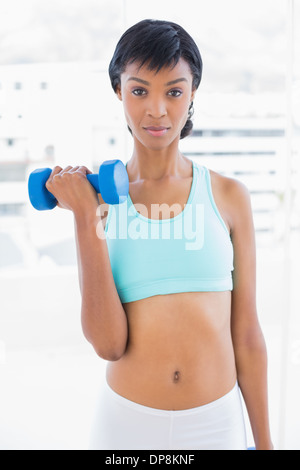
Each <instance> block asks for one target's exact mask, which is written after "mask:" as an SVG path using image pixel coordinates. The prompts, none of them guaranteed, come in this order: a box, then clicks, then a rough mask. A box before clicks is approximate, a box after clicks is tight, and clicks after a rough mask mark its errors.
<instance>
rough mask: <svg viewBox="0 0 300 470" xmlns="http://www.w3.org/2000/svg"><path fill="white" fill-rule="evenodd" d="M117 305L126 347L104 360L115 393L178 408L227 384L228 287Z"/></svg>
mask: <svg viewBox="0 0 300 470" xmlns="http://www.w3.org/2000/svg"><path fill="white" fill-rule="evenodd" d="M123 307H124V309H125V311H126V314H127V318H128V326H129V337H128V345H127V349H126V352H125V354H124V355H123V356H122V358H121V359H119V360H118V361H115V362H109V363H108V366H107V382H108V384H109V386H110V387H111V388H112V389H113V390H114V391H115V392H116V393H118V394H119V395H121V396H123V397H125V398H127V399H128V400H131V401H134V402H136V403H139V404H142V405H144V406H148V407H151V408H158V409H165V410H180V409H189V408H194V407H198V406H202V405H205V404H207V403H210V402H212V401H214V400H217V399H218V398H221V397H222V396H224V395H225V394H226V393H228V392H229V391H230V390H232V388H233V387H234V385H235V382H236V368H235V360H234V351H233V345H232V339H231V329H230V313H231V292H229V291H226V292H187V293H180V294H171V295H159V296H154V297H149V298H146V299H143V300H139V301H136V302H130V303H126V304H124V305H123Z"/></svg>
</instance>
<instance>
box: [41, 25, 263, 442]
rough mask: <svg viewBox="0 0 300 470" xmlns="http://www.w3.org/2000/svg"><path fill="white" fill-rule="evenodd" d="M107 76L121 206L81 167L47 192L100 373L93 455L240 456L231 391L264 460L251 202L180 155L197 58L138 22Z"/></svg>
mask: <svg viewBox="0 0 300 470" xmlns="http://www.w3.org/2000/svg"><path fill="white" fill-rule="evenodd" d="M109 73H110V78H111V83H112V87H113V89H114V91H115V93H116V95H117V97H118V98H119V99H120V100H121V101H122V103H123V107H124V112H125V117H126V122H127V125H128V128H129V130H130V132H131V134H132V137H133V141H134V148H133V154H132V157H131V159H130V160H129V161H128V164H127V172H128V176H129V182H130V185H129V194H130V195H129V196H128V199H127V202H126V203H125V204H121V205H119V206H107V205H106V204H105V203H104V201H103V199H102V198H101V195H98V196H97V195H96V194H95V192H94V190H93V189H92V187H91V186H90V185H89V184H88V183H87V181H86V178H85V176H86V173H87V172H88V171H89V170H87V169H86V168H85V167H75V168H72V167H67V168H66V169H64V170H62V168H60V167H56V168H55V169H54V170H53V172H52V175H51V176H50V178H49V181H48V183H47V188H48V189H49V190H50V191H51V192H52V193H54V195H55V196H56V198H57V199H58V201H59V205H60V206H61V207H64V208H67V209H70V210H72V211H73V213H74V218H75V230H76V240H77V248H78V264H79V277H80V285H81V293H82V326H83V331H84V334H85V336H86V338H87V339H88V340H89V341H90V342H91V344H92V345H93V346H94V348H95V350H96V352H97V353H98V355H99V356H100V357H102V358H103V359H105V360H107V361H108V367H107V377H106V378H107V383H106V384H105V387H104V390H103V396H102V397H101V400H100V402H99V410H98V413H97V415H96V418H95V429H94V433H93V444H92V447H93V448H98V449H214V450H218V449H236V450H237V449H246V438H245V428H244V420H243V412H242V406H241V400H240V395H239V389H240V390H241V393H242V395H243V398H244V400H245V403H246V407H247V410H248V414H249V417H250V422H251V426H252V430H253V435H254V439H255V444H256V448H257V449H265V450H266V449H272V443H271V438H270V432H269V423H268V404H267V358H266V349H265V343H264V339H263V335H262V332H261V329H260V326H259V322H258V318H257V312H256V300H255V296H256V294H255V241H254V229H253V222H252V214H251V207H250V198H249V194H248V191H247V189H245V187H244V186H243V185H242V184H241V183H239V182H237V181H235V180H233V179H230V178H227V177H224V176H221V175H219V174H217V173H215V172H213V171H211V170H207V169H206V168H204V167H202V166H200V165H198V164H196V163H194V162H192V161H191V160H189V159H188V158H186V157H185V156H184V155H182V153H181V152H180V151H179V148H178V145H179V140H180V138H184V137H185V136H187V135H188V134H189V133H190V132H191V129H192V121H191V119H190V118H191V115H192V108H193V99H194V97H195V94H196V90H197V88H198V86H199V84H200V81H201V75H202V60H201V56H200V53H199V50H198V48H197V46H196V44H195V42H194V41H193V39H192V38H191V37H190V36H189V34H188V33H187V32H186V31H184V30H183V29H182V28H181V27H180V26H178V25H176V24H174V23H170V22H166V21H154V20H145V21H142V22H140V23H138V24H137V25H134V26H133V27H131V28H130V29H129V30H128V31H126V33H125V34H124V35H123V36H122V37H121V39H120V41H119V43H118V45H117V47H116V50H115V53H114V56H113V58H112V61H111V64H110V68H109ZM99 202H100V209H101V210H100V211H99V210H98V205H99ZM96 214H97V215H96Z"/></svg>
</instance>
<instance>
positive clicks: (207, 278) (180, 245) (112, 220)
mask: <svg viewBox="0 0 300 470" xmlns="http://www.w3.org/2000/svg"><path fill="white" fill-rule="evenodd" d="M153 206H154V205H153ZM153 206H152V207H153ZM152 207H151V210H152ZM158 209H161V211H162V213H163V204H161V205H159V206H156V210H158ZM165 209H166V207H165ZM169 214H170V212H169ZM105 236H106V242H107V246H108V252H109V257H110V263H111V269H112V273H113V277H114V281H115V285H116V288H117V291H118V294H119V296H120V299H121V302H122V303H126V302H133V301H136V300H141V299H144V298H146V297H151V296H154V295H166V294H174V293H179V292H208V291H226V290H232V288H233V283H232V270H233V246H232V243H231V239H230V234H229V232H228V229H227V227H226V225H225V223H224V221H223V219H222V217H221V215H220V213H219V211H218V208H217V206H216V204H215V201H214V198H213V194H212V189H211V180H210V173H209V170H208V169H207V168H206V167H203V166H200V165H198V164H197V163H195V162H193V182H192V186H191V190H190V194H189V198H188V201H187V204H186V205H185V207H184V209H183V211H182V212H180V213H179V214H178V215H176V216H175V217H173V218H167V219H151V214H149V218H148V217H144V216H143V215H141V214H140V213H139V212H138V211H137V209H136V207H135V206H134V205H133V203H132V200H131V198H130V195H128V197H127V201H126V202H125V203H123V204H120V205H110V206H109V211H108V216H107V221H106V227H105Z"/></svg>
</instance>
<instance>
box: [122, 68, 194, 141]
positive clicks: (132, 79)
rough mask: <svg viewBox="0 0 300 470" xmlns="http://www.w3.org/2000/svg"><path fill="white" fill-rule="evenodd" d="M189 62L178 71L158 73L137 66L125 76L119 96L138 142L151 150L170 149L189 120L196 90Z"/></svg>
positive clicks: (168, 70)
mask: <svg viewBox="0 0 300 470" xmlns="http://www.w3.org/2000/svg"><path fill="white" fill-rule="evenodd" d="M192 81H193V76H192V73H191V71H190V68H189V65H188V63H187V62H186V61H185V60H184V59H180V60H179V62H178V64H177V65H176V66H175V67H174V68H166V67H165V68H163V69H161V70H160V71H159V72H158V73H156V72H155V71H151V70H148V69H147V66H143V67H142V68H140V69H139V65H138V64H136V63H133V64H129V65H127V67H126V69H125V71H124V73H122V75H121V86H120V87H119V88H118V89H117V95H118V97H119V99H120V100H121V101H123V106H124V112H125V117H126V120H127V124H128V126H129V127H130V129H131V131H132V134H133V137H134V139H137V140H138V141H139V142H140V143H141V144H142V145H144V146H145V147H147V148H149V149H153V150H159V149H163V148H166V147H168V146H169V145H170V144H171V143H172V142H174V140H175V139H178V140H179V138H180V133H181V130H182V129H183V127H184V126H185V123H186V121H187V119H188V111H189V107H190V104H191V102H192V101H193V98H194V95H195V90H193V89H192Z"/></svg>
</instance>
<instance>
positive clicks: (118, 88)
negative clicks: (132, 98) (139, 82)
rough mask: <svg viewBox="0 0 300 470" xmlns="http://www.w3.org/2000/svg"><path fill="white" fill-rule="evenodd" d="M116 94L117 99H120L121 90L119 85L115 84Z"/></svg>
mask: <svg viewBox="0 0 300 470" xmlns="http://www.w3.org/2000/svg"><path fill="white" fill-rule="evenodd" d="M116 95H117V97H118V98H119V100H120V101H122V92H121V87H120V85H117V87H116Z"/></svg>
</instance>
